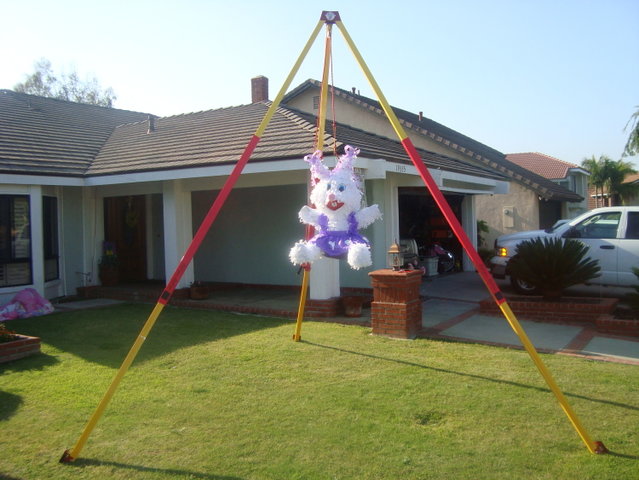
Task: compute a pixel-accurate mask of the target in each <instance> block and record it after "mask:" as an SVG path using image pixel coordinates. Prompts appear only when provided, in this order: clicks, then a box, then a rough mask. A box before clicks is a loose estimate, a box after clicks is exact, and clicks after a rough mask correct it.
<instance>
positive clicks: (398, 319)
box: [369, 269, 422, 338]
mask: <svg viewBox="0 0 639 480" xmlns="http://www.w3.org/2000/svg"><path fill="white" fill-rule="evenodd" d="M369 275H370V276H371V279H372V280H371V283H372V285H373V303H371V325H372V327H373V334H375V335H386V336H388V337H397V338H415V337H416V336H417V333H418V332H419V331H420V330H421V328H422V302H421V299H420V298H419V286H420V285H421V281H422V272H421V271H420V270H400V271H394V270H388V269H385V270H375V271H374V272H370V273H369Z"/></svg>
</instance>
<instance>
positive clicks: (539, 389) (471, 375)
mask: <svg viewBox="0 0 639 480" xmlns="http://www.w3.org/2000/svg"><path fill="white" fill-rule="evenodd" d="M302 342H304V343H305V344H307V345H311V346H314V347H319V348H326V349H328V350H334V351H338V352H342V353H349V354H352V355H359V356H362V357H367V358H373V359H375V360H383V361H386V362H393V363H399V364H402V365H409V366H411V367H417V368H423V369H426V370H431V371H434V372H438V373H446V374H450V375H458V376H462V377H467V378H474V379H477V380H483V381H488V382H493V383H499V384H502V385H510V386H513V387H517V388H525V389H528V390H535V391H537V392H547V393H552V392H551V391H550V389H549V388H545V387H535V386H533V385H527V384H525V383H518V382H513V381H510V380H500V379H496V378H491V377H486V376H483V375H477V374H474V373H465V372H457V371H455V370H447V369H445V368H438V367H432V366H429V365H423V364H421V363H415V362H408V361H406V360H398V359H396V358H388V357H381V356H379V355H371V354H369V353H362V352H356V351H354V350H346V349H344V348H339V347H332V346H330V345H322V344H320V343H313V342H309V341H306V340H302ZM563 393H564V395H565V396H567V397H572V398H578V399H581V400H588V401H590V402H595V403H601V404H605V405H610V406H613V407H619V408H625V409H628V410H635V411H639V406H634V405H628V404H625V403H619V402H612V401H610V400H603V399H600V398H592V397H587V396H585V395H578V394H576V393H567V392H563Z"/></svg>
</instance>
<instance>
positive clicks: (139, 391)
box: [0, 305, 639, 480]
mask: <svg viewBox="0 0 639 480" xmlns="http://www.w3.org/2000/svg"><path fill="white" fill-rule="evenodd" d="M150 311H151V306H149V305H123V306H119V307H113V308H108V309H101V310H88V311H81V312H70V313H56V314H53V315H49V316H47V317H41V318H35V319H28V320H17V321H13V322H10V324H9V327H10V328H12V329H13V330H17V331H19V332H20V333H25V334H31V335H37V336H40V337H41V338H42V340H43V354H42V355H39V356H34V357H30V358H27V359H22V360H20V361H17V362H14V363H12V364H5V365H0V478H7V479H28V480H32V479H36V480H43V479H55V480H60V479H109V480H117V479H218V480H235V479H278V480H288V479H375V480H379V479H393V480H398V479H429V478H433V479H490V480H495V479H509V480H512V479H526V480H533V479H548V480H557V479H561V480H564V479H579V480H585V479H597V480H605V479H611V480H623V479H636V478H638V477H639V475H638V472H639V393H638V391H639V390H638V387H639V368H638V367H636V366H630V365H622V364H614V363H604V362H594V361H588V360H584V359H578V358H571V357H566V356H558V355H543V359H544V362H545V363H546V364H547V365H548V367H549V369H550V370H551V372H553V374H554V376H555V378H556V380H557V382H558V384H559V386H560V387H561V388H562V390H563V392H564V393H565V394H566V396H567V398H568V400H569V402H570V403H571V405H572V406H573V408H574V409H575V411H576V412H577V414H578V415H579V417H580V419H581V420H582V423H583V424H584V426H585V427H586V429H587V430H588V432H589V433H590V435H591V436H592V437H593V439H594V440H602V441H603V442H604V443H605V444H606V446H607V447H608V448H609V449H610V450H611V452H612V454H610V455H593V454H590V453H589V452H588V450H587V449H586V447H585V445H584V444H583V443H582V441H581V439H580V438H579V436H578V435H577V433H576V432H575V430H574V429H573V428H572V426H571V425H570V423H569V421H568V418H567V417H566V416H565V415H564V413H563V411H562V410H561V408H560V406H559V404H558V403H557V402H556V400H555V398H554V396H553V395H552V394H551V393H550V392H549V390H548V389H547V387H546V385H545V383H544V381H543V379H542V378H541V376H540V374H539V373H538V372H537V370H536V368H535V367H534V365H533V364H532V362H531V360H530V359H529V357H528V355H527V354H526V353H525V352H521V351H516V350H508V349H502V348H495V347H488V346H481V345H470V344H462V343H452V342H442V341H430V340H415V341H401V340H391V339H387V338H381V337H374V336H372V335H370V330H369V329H368V328H362V327H357V326H341V325H336V324H330V323H320V322H306V323H305V324H304V327H303V331H302V338H303V341H302V342H299V343H296V342H293V341H292V340H291V336H292V333H293V327H294V324H293V323H292V322H291V321H288V320H282V319H273V318H264V317H256V316H247V315H234V314H229V313H220V312H211V311H200V310H186V309H175V308H172V307H169V308H166V309H165V310H164V312H163V313H162V315H160V318H159V320H158V322H157V324H156V326H155V328H154V329H153V331H152V332H151V334H150V335H149V338H148V340H147V341H146V343H145V344H144V345H143V347H142V349H141V351H140V354H139V355H138V358H137V359H136V361H135V362H134V363H133V366H132V367H131V369H130V370H129V372H128V373H127V375H126V376H125V377H124V380H123V381H122V383H121V385H120V388H119V389H118V391H117V392H116V394H115V396H114V397H113V400H112V402H111V404H110V405H109V407H108V408H107V410H106V412H105V414H104V416H103V417H102V419H101V420H100V422H99V423H98V425H97V427H96V428H95V430H94V431H93V433H92V435H91V437H90V438H89V440H88V442H87V444H86V446H85V447H84V450H83V451H82V452H81V455H80V458H78V460H76V462H74V463H72V464H60V463H58V459H59V458H60V456H61V455H62V453H63V451H64V450H65V449H66V448H71V447H72V446H73V445H74V444H75V442H76V440H77V439H78V437H79V435H80V434H81V432H82V429H83V427H84V425H85V423H86V422H87V420H88V419H89V417H90V415H91V414H92V412H93V410H94V409H95V407H96V406H97V404H98V402H99V401H100V399H101V398H102V395H103V394H104V393H105V391H106V389H107V387H108V385H109V384H110V382H111V379H112V378H113V376H114V374H115V373H116V371H117V369H118V367H119V366H120V364H121V362H122V360H123V359H124V356H125V355H126V353H127V351H128V350H129V348H130V346H131V345H132V343H133V341H134V339H135V338H136V336H137V333H138V332H139V330H140V328H141V326H142V324H143V323H144V321H145V320H146V318H147V317H148V315H149V313H150ZM3 475H4V476H3Z"/></svg>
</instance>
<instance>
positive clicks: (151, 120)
mask: <svg viewBox="0 0 639 480" xmlns="http://www.w3.org/2000/svg"><path fill="white" fill-rule="evenodd" d="M151 132H155V116H154V115H149V130H148V131H147V132H146V133H151Z"/></svg>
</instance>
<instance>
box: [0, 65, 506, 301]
mask: <svg viewBox="0 0 639 480" xmlns="http://www.w3.org/2000/svg"><path fill="white" fill-rule="evenodd" d="M260 78H261V79H262V80H260ZM254 81H257V82H260V81H264V77H258V78H257V79H254ZM258 86H259V85H258ZM253 87H255V85H253ZM253 91H254V92H258V94H257V95H256V97H255V98H253V103H251V104H247V105H240V106H237V107H229V108H221V109H216V110H208V111H202V112H195V113H189V114H183V115H176V116H171V117H162V118H158V117H155V116H153V115H149V114H147V113H141V112H130V111H125V110H119V109H112V108H111V109H110V108H104V107H97V106H91V105H83V104H77V103H72V102H66V101H61V100H55V99H49V98H42V97H37V96H32V95H26V94H22V93H16V92H13V91H9V90H0V209H1V210H0V302H3V301H6V300H8V299H10V298H11V297H12V296H13V295H14V294H15V293H16V292H17V291H19V290H20V289H22V288H25V287H27V286H33V287H34V288H36V289H37V290H38V291H39V292H41V293H42V294H43V295H44V296H45V297H47V298H55V297H62V296H67V295H73V294H75V292H76V289H77V288H78V287H80V286H87V285H96V284H99V278H98V263H99V260H100V257H101V255H102V249H103V244H104V242H105V241H108V242H110V243H112V244H113V245H115V247H116V250H117V254H118V256H119V259H120V266H119V270H120V280H121V281H122V282H139V281H145V280H165V279H167V278H168V277H169V276H170V275H171V274H172V272H173V271H174V270H175V267H176V266H177V263H178V261H179V259H180V258H181V257H182V255H183V253H184V251H185V250H186V248H187V246H188V245H189V243H190V241H191V238H192V236H193V233H194V230H195V229H197V227H198V226H199V225H200V223H201V221H202V219H203V217H204V216H205V215H206V212H207V211H208V209H209V207H210V205H211V203H212V201H213V199H214V198H215V197H216V195H217V194H218V193H219V190H220V188H221V187H222V185H223V184H224V182H225V180H226V178H227V176H228V175H229V173H230V172H231V170H232V168H233V166H234V165H235V163H236V162H237V160H238V159H239V157H240V155H241V153H242V152H243V150H244V148H245V147H246V144H247V143H248V141H249V139H250V138H251V136H252V134H253V133H254V132H255V130H256V128H257V126H258V125H259V123H260V122H261V120H262V118H264V115H265V113H266V112H267V109H268V106H269V102H268V100H267V99H268V94H267V93H266V92H265V90H264V89H261V90H260V88H254V89H253ZM260 91H261V92H262V93H261V94H260V93H259V92H260ZM365 127H366V125H363V124H360V125H359V126H358V125H349V124H347V123H346V122H344V121H342V119H341V118H339V122H338V123H337V125H336V129H337V133H336V135H335V136H334V135H333V130H332V124H331V125H328V122H327V130H326V132H327V135H326V137H327V142H326V144H327V145H328V146H327V147H326V148H325V152H324V153H325V159H326V162H327V163H329V164H330V162H335V158H334V152H333V145H335V147H336V148H337V152H338V154H339V152H340V151H341V149H343V147H344V145H346V144H351V145H354V146H356V147H358V148H360V149H361V153H360V155H359V158H358V161H357V164H356V167H357V168H358V171H359V172H360V174H361V177H362V179H363V180H364V181H363V185H364V189H365V196H366V199H367V202H368V203H369V204H372V203H377V204H378V205H379V206H380V209H381V210H382V212H383V214H384V220H383V221H382V222H376V223H375V224H374V225H373V226H371V227H369V228H368V229H367V230H366V231H364V232H363V233H364V234H365V235H366V236H367V237H368V238H369V239H370V241H371V244H372V256H373V267H372V268H371V269H375V268H384V267H385V266H386V251H387V249H388V246H389V245H390V244H391V243H392V242H393V241H394V240H395V239H398V238H400V236H401V235H403V233H404V232H407V231H408V230H407V229H408V227H406V226H404V225H403V224H402V222H403V223H404V224H406V225H407V224H409V223H415V221H414V220H415V219H422V220H423V219H424V218H428V219H429V228H430V229H431V231H432V235H433V237H432V238H435V239H438V238H440V239H441V240H442V241H447V240H450V236H451V235H450V231H449V230H448V229H447V227H446V225H445V221H443V218H442V217H441V214H439V212H438V211H437V210H436V209H435V208H434V206H433V205H432V203H431V202H430V199H429V198H428V197H429V196H428V195H427V194H426V193H425V192H424V191H425V188H424V187H423V185H422V183H421V179H420V178H419V176H418V175H417V172H416V169H415V168H414V166H413V165H412V163H411V162H410V160H409V158H408V157H407V155H406V154H405V152H404V150H403V148H402V146H401V144H400V143H399V142H398V141H396V140H391V139H389V138H388V137H387V136H382V135H380V134H378V133H377V132H375V131H372V130H371V129H368V128H365ZM315 132H316V119H315V115H313V113H312V112H305V111H303V110H299V109H296V108H295V106H294V105H282V106H281V107H280V108H278V109H277V112H276V113H275V115H274V116H273V118H272V120H271V122H270V123H269V126H268V128H267V129H266V131H265V133H264V135H263V137H262V140H261V141H260V143H259V144H258V145H257V148H256V149H255V151H254V153H253V155H252V157H251V160H250V161H249V163H248V165H247V167H246V168H245V170H244V172H243V174H242V175H241V177H240V178H239V180H238V183H237V184H236V186H235V188H234V189H233V191H232V192H231V195H230V196H229V198H228V200H227V201H226V204H225V206H224V208H223V209H222V211H221V213H220V215H219V216H218V218H217V220H216V222H215V223H214V224H213V227H212V228H211V230H210V231H209V233H208V235H207V237H206V239H205V241H204V242H203V244H202V246H201V248H200V249H199V251H198V252H197V254H196V255H195V258H194V261H193V262H192V265H191V266H190V267H189V268H188V269H187V271H186V272H185V274H184V276H183V278H182V280H181V282H180V284H179V285H178V286H179V287H185V286H188V285H189V283H190V282H191V281H193V280H194V279H197V280H203V281H212V282H239V283H251V284H269V285H299V283H300V279H299V276H298V268H297V267H295V266H293V265H292V264H290V262H289V260H288V251H289V249H290V247H291V246H292V245H293V243H294V242H295V241H296V240H298V239H299V238H301V237H302V236H303V228H302V225H301V224H300V223H299V221H298V220H297V212H298V210H299V208H300V207H301V206H302V205H304V204H305V203H306V198H307V178H308V169H307V164H306V163H305V162H304V161H303V157H304V156H305V155H307V154H309V153H311V152H312V151H313V150H314V148H315V138H314V136H315ZM418 148H419V146H418ZM439 150H440V151H437V150H426V149H423V148H422V149H419V153H420V155H421V156H422V158H423V159H424V161H425V163H426V165H427V166H428V168H429V170H430V171H431V172H432V174H433V176H434V178H435V179H436V181H437V183H438V185H439V186H440V188H441V190H442V191H443V193H444V194H445V195H446V196H447V198H448V199H449V201H450V203H451V205H452V207H453V209H454V210H455V212H457V214H458V215H459V218H460V219H461V223H462V225H463V226H464V228H465V229H466V231H467V233H468V234H469V236H470V238H471V239H472V238H475V234H476V217H475V211H474V208H475V207H474V205H475V201H474V198H475V197H476V196H490V195H496V194H501V193H504V192H506V191H507V190H508V181H507V178H506V177H505V176H504V175H503V174H502V173H500V172H496V171H495V170H494V169H491V168H487V167H486V166H485V165H481V164H473V163H470V162H468V161H467V160H466V159H465V158H463V155H461V156H459V155H458V157H462V158H455V157H452V156H448V155H446V154H444V153H442V152H443V150H444V149H441V148H440V149H439ZM333 164H334V163H333ZM406 198H411V199H416V200H417V201H415V202H413V201H411V202H406V201H405V200H406ZM421 225H422V226H424V225H425V224H424V223H423V222H422V224H421ZM458 258H460V259H461V258H462V255H461V253H460V255H459V257H458ZM319 263H320V264H318V265H314V268H313V269H312V271H311V295H310V296H311V298H315V299H324V298H332V297H335V296H336V295H339V288H340V285H341V286H353V287H367V286H369V285H370V283H369V279H368V275H367V273H368V271H370V269H369V270H364V269H362V270H358V271H355V270H351V269H350V268H348V267H347V266H345V265H344V262H338V261H336V260H328V259H324V260H321V261H320V262H319ZM464 267H465V268H466V269H471V268H472V265H470V263H469V262H468V261H467V260H465V261H464Z"/></svg>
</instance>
